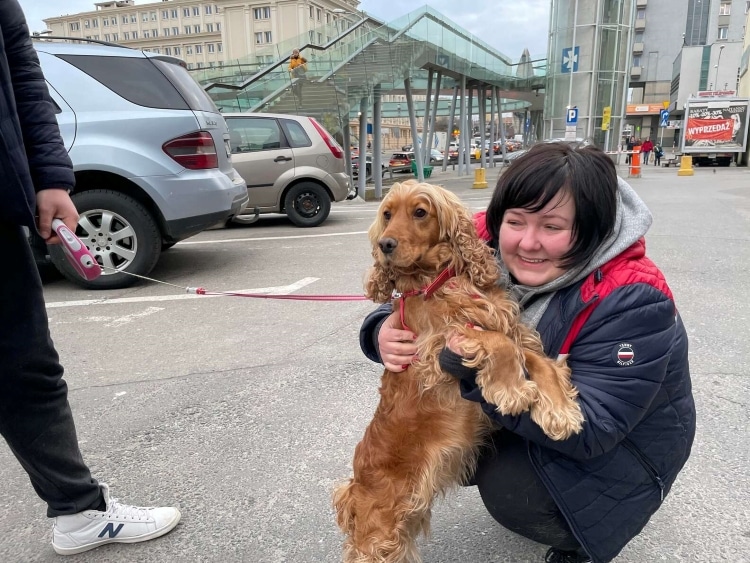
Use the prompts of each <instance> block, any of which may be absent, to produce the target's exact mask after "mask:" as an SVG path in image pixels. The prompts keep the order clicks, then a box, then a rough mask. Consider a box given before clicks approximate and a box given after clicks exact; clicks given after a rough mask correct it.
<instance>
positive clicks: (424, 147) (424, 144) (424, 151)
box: [414, 69, 435, 166]
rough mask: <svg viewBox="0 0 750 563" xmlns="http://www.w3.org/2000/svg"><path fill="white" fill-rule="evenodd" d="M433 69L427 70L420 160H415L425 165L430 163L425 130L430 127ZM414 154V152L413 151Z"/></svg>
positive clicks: (420, 164)
mask: <svg viewBox="0 0 750 563" xmlns="http://www.w3.org/2000/svg"><path fill="white" fill-rule="evenodd" d="M434 72H435V71H433V70H432V69H430V70H429V71H427V94H426V95H425V97H424V122H423V124H422V142H421V143H418V144H421V145H422V146H421V147H420V148H421V149H422V150H421V151H419V153H420V156H421V157H422V160H421V161H420V160H417V165H418V166H427V165H428V164H429V163H430V157H429V154H430V145H428V144H427V137H428V134H427V131H428V129H429V128H430V101H431V100H430V98H431V97H432V77H433V74H434ZM414 156H416V153H414Z"/></svg>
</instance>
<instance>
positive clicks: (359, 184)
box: [357, 97, 368, 199]
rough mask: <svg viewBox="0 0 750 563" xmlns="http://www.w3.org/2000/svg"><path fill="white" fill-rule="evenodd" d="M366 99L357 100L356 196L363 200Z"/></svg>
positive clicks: (365, 151)
mask: <svg viewBox="0 0 750 563" xmlns="http://www.w3.org/2000/svg"><path fill="white" fill-rule="evenodd" d="M367 102H368V99H367V97H364V98H361V99H360V100H359V172H358V174H359V176H358V177H357V195H358V196H360V197H361V198H362V199H364V198H365V190H366V187H365V186H366V185H367V167H366V166H365V162H366V160H367Z"/></svg>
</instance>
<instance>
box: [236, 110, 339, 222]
mask: <svg viewBox="0 0 750 563" xmlns="http://www.w3.org/2000/svg"><path fill="white" fill-rule="evenodd" d="M223 115H224V118H225V119H226V121H227V125H228V126H229V135H230V147H231V152H232V163H233V164H234V166H235V168H236V169H237V171H238V172H239V173H240V175H241V176H242V177H243V178H244V179H245V181H246V182H247V193H248V196H249V198H250V199H249V201H248V204H247V206H246V207H245V209H244V211H242V212H241V213H239V214H237V215H235V216H234V218H233V221H234V222H236V223H243V224H247V223H253V222H255V221H257V220H258V217H259V215H260V214H262V213H286V214H287V216H288V217H289V219H290V220H291V221H292V223H294V224H295V225H297V226H298V227H317V226H318V225H320V224H321V223H323V221H325V220H326V218H327V217H328V214H329V213H330V211H331V202H334V201H341V200H343V199H346V198H347V197H348V196H350V195H351V196H353V194H350V184H351V182H350V180H349V176H348V175H347V173H346V171H345V166H344V150H343V149H342V148H341V146H340V145H339V144H338V143H337V142H336V140H335V139H334V138H333V137H332V136H331V134H330V133H329V132H328V131H326V130H325V129H324V128H323V126H322V125H321V124H320V123H318V121H316V120H315V119H314V118H312V117H305V116H299V115H287V114H270V113H225V114H223Z"/></svg>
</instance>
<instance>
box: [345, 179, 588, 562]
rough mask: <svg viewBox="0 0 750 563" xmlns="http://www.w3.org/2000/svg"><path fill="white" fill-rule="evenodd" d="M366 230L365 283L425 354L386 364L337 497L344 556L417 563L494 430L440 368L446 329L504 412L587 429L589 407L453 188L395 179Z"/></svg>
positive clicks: (564, 430)
mask: <svg viewBox="0 0 750 563" xmlns="http://www.w3.org/2000/svg"><path fill="white" fill-rule="evenodd" d="M369 236H370V241H371V243H372V249H373V250H372V254H373V258H374V259H375V264H374V266H373V268H372V271H371V273H370V276H369V279H368V280H367V282H366V293H367V295H368V296H369V297H370V298H371V299H372V300H373V301H375V302H378V303H385V302H388V301H391V300H392V301H393V307H394V311H400V315H401V317H400V318H401V322H402V324H403V325H404V327H405V328H406V327H408V329H410V330H411V331H413V332H414V334H416V335H417V341H416V344H417V349H418V353H417V358H416V359H415V361H414V362H413V363H412V364H411V365H410V366H409V367H408V369H407V370H406V371H404V372H402V373H392V372H390V371H388V370H386V371H385V373H384V374H383V377H382V382H381V383H382V385H381V388H380V403H379V404H378V407H377V409H376V411H375V414H374V417H373V419H372V421H371V422H370V424H369V426H368V427H367V430H366V431H365V435H364V437H363V438H362V441H361V442H360V443H359V444H358V445H357V447H356V450H355V452H354V461H353V469H354V477H353V478H351V479H349V480H348V482H346V483H345V484H343V485H341V486H339V487H337V488H336V490H335V491H334V507H335V509H336V513H337V521H338V525H339V526H340V528H341V529H342V531H343V532H344V534H345V535H346V539H345V544H344V557H343V558H344V561H345V562H346V563H355V562H356V563H374V562H381V563H395V562H419V561H421V558H420V555H419V551H418V549H417V544H416V540H417V537H418V535H419V534H420V533H424V534H425V535H426V534H427V533H428V532H429V525H430V515H431V507H432V502H433V499H434V498H435V496H437V495H439V494H444V493H445V492H447V490H448V489H450V488H451V487H454V486H456V485H457V484H460V483H461V482H464V481H465V480H466V479H467V478H468V477H470V476H471V475H472V474H473V472H474V469H475V465H476V460H477V453H478V450H479V447H480V446H481V445H482V443H483V441H484V440H485V438H486V437H487V436H488V434H489V431H490V430H491V428H492V423H491V421H490V419H489V418H488V417H487V416H486V415H485V414H484V413H483V411H482V409H481V407H480V405H479V404H478V403H474V402H471V401H467V400H464V399H463V398H462V397H461V394H460V391H459V386H458V381H457V380H456V379H455V378H454V377H452V376H451V375H449V374H446V373H444V372H443V371H442V370H441V368H440V364H439V361H438V356H439V354H440V351H441V350H442V349H443V347H444V346H445V344H446V338H447V337H448V336H449V335H450V334H452V333H454V332H455V333H458V334H460V335H462V336H463V337H464V339H465V340H464V343H463V349H464V352H465V355H466V357H471V358H472V359H471V360H467V361H465V364H466V365H467V366H473V367H476V368H477V370H478V375H477V378H476V380H477V383H478V385H479V386H480V387H481V389H482V394H483V396H484V397H485V399H486V400H487V401H488V402H490V403H492V404H494V405H496V406H497V409H498V411H500V412H501V413H503V414H510V415H515V414H519V413H521V412H523V411H526V410H530V414H531V418H532V419H533V420H534V421H535V422H536V423H537V424H539V426H540V427H541V428H542V429H543V430H544V432H545V433H546V434H547V435H548V436H550V437H551V438H553V439H564V438H566V437H568V436H570V435H571V434H573V433H576V432H579V431H580V429H581V425H582V423H583V417H582V414H581V411H580V407H579V405H578V403H577V402H576V400H575V399H576V396H577V392H576V390H575V389H574V388H573V386H572V385H571V383H570V378H569V370H568V369H567V368H566V367H565V366H564V365H561V364H559V363H557V362H554V361H553V360H551V359H549V358H547V357H546V356H545V355H544V352H543V349H542V344H541V342H540V341H539V339H538V336H537V334H536V333H535V332H533V331H531V330H529V329H528V328H526V327H524V326H523V325H522V324H521V323H520V320H519V319H520V312H519V308H518V306H517V305H516V304H515V303H514V302H513V301H511V300H510V299H508V297H507V295H506V292H505V290H504V289H503V288H501V287H499V286H498V285H497V281H498V277H499V268H498V265H497V263H496V261H495V258H494V256H493V254H492V250H491V249H490V248H489V247H488V246H487V245H486V244H485V243H484V242H483V241H482V240H480V239H479V237H478V236H477V234H476V230H475V228H474V225H473V222H472V217H471V213H470V212H469V211H468V210H467V209H466V208H465V207H464V206H463V204H462V203H461V201H460V200H459V199H458V198H457V197H456V196H455V195H454V194H452V193H451V192H449V191H447V190H445V189H443V188H440V187H438V186H433V185H430V184H424V183H421V184H420V183H417V182H416V181H414V180H410V181H407V182H404V183H401V184H394V185H393V187H392V188H391V190H390V191H389V193H388V195H387V196H386V197H385V199H384V200H383V202H382V203H381V205H380V208H379V212H378V216H377V218H376V219H375V222H374V223H373V225H372V226H371V227H370V230H369ZM471 325H476V326H480V327H482V328H483V329H484V330H483V331H479V330H474V329H473V328H471ZM526 373H528V375H529V378H530V379H527V378H526V375H525V374H526Z"/></svg>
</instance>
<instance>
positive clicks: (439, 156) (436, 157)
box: [430, 149, 445, 164]
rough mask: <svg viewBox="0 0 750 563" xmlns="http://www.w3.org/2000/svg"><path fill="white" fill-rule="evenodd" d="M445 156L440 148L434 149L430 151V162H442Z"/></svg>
mask: <svg viewBox="0 0 750 563" xmlns="http://www.w3.org/2000/svg"><path fill="white" fill-rule="evenodd" d="M444 158H445V157H444V156H443V153H442V152H440V151H439V150H437V149H432V150H431V151H430V164H437V163H442V162H443V159H444Z"/></svg>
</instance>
